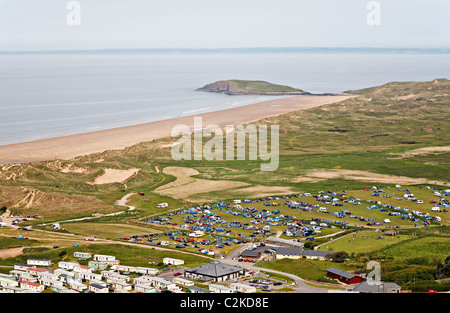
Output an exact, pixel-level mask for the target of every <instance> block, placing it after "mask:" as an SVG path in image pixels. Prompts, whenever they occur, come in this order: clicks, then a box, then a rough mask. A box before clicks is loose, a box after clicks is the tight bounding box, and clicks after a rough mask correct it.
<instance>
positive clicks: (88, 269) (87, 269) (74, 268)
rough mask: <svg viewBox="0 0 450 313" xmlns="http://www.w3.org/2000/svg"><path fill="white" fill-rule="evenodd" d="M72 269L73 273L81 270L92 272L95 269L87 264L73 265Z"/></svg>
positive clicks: (81, 271)
mask: <svg viewBox="0 0 450 313" xmlns="http://www.w3.org/2000/svg"><path fill="white" fill-rule="evenodd" d="M73 271H74V272H75V273H83V272H89V273H92V272H94V271H95V269H94V268H92V267H89V266H84V265H80V264H77V265H74V266H73Z"/></svg>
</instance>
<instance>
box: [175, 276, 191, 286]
mask: <svg viewBox="0 0 450 313" xmlns="http://www.w3.org/2000/svg"><path fill="white" fill-rule="evenodd" d="M172 281H173V282H174V283H176V284H178V285H181V286H186V287H191V286H194V282H193V281H192V280H188V279H184V278H181V277H176V278H174V279H173V280H172Z"/></svg>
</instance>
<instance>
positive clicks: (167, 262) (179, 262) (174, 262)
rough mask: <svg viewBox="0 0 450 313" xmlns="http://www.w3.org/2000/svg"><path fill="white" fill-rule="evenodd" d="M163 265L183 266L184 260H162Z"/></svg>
mask: <svg viewBox="0 0 450 313" xmlns="http://www.w3.org/2000/svg"><path fill="white" fill-rule="evenodd" d="M163 263H164V264H166V265H182V264H184V260H179V259H173V258H164V259H163Z"/></svg>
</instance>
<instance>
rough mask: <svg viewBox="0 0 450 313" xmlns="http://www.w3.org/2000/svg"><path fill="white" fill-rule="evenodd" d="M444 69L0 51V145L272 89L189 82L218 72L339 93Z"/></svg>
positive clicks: (381, 61)
mask: <svg viewBox="0 0 450 313" xmlns="http://www.w3.org/2000/svg"><path fill="white" fill-rule="evenodd" d="M443 77H445V78H449V77H450V55H449V54H436V55H433V54H345V53H340V54H306V53H305V54H211V55H206V54H202V55H183V54H181V55H177V54H174V55H154V54H119V55H114V54H113V55H109V54H104V55H90V54H86V55H76V54H67V55H33V54H31V55H0V112H1V118H0V145H5V144H11V143H18V142H25V141H31V140H37V139H43V138H50V137H57V136H63V135H69V134H76V133H83V132H91V131H97V130H102V129H109V128H116V127H120V126H128V125H135V124H140V123H146V122H151V121H156V120H164V119H168V118H173V117H179V116H186V115H195V114H196V113H203V112H208V111H215V110H221V109H226V108H232V107H235V106H241V105H246V104H250V103H255V102H260V101H264V100H270V99H274V97H267V96H266V97H263V96H227V95H221V94H213V93H205V92H198V91H195V89H196V88H198V87H201V86H203V85H205V84H207V83H210V82H214V81H217V80H225V79H250V80H253V79H254V80H266V81H269V82H273V83H277V84H284V85H289V86H292V87H297V88H300V89H303V90H306V91H309V92H313V93H324V92H335V93H337V92H342V91H346V90H354V89H360V88H365V87H371V86H376V85H381V84H385V83H388V82H391V81H424V80H432V79H434V78H443Z"/></svg>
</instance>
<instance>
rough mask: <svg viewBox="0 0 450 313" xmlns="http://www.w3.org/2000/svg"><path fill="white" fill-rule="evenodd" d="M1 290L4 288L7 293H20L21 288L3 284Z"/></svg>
mask: <svg viewBox="0 0 450 313" xmlns="http://www.w3.org/2000/svg"><path fill="white" fill-rule="evenodd" d="M3 290H5V291H6V292H8V293H22V292H23V289H22V288H20V287H13V286H4V287H3Z"/></svg>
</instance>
